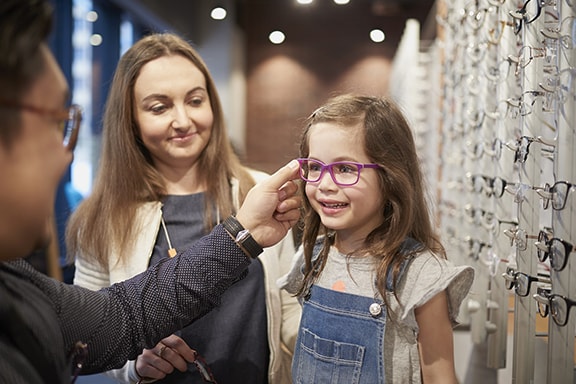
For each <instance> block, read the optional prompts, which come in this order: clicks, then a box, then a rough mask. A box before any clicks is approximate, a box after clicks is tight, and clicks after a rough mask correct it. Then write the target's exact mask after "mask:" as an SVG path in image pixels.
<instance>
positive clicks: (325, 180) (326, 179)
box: [317, 169, 337, 190]
mask: <svg viewBox="0 0 576 384" xmlns="http://www.w3.org/2000/svg"><path fill="white" fill-rule="evenodd" d="M317 183H318V188H319V189H321V190H333V189H336V188H337V185H336V183H335V182H334V180H333V179H332V175H331V174H330V171H329V170H328V169H326V170H325V171H324V174H323V175H322V176H320V180H318V181H317Z"/></svg>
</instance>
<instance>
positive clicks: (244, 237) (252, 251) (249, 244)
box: [222, 216, 264, 259]
mask: <svg viewBox="0 0 576 384" xmlns="http://www.w3.org/2000/svg"><path fill="white" fill-rule="evenodd" d="M222 225H223V226H224V229H225V230H226V232H228V233H229V234H230V236H232V238H233V239H234V242H236V244H238V246H239V247H240V249H242V250H243V251H244V253H246V254H247V255H248V256H249V257H251V258H253V259H255V258H256V257H258V255H259V254H261V253H262V252H264V249H262V247H261V246H260V244H258V243H257V242H256V240H254V238H253V237H252V234H251V233H250V232H249V231H248V230H247V229H246V228H244V227H243V226H242V224H240V222H239V221H238V220H237V219H236V218H235V217H234V216H229V217H228V218H227V219H226V220H224V221H223V222H222Z"/></svg>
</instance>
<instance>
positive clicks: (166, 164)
mask: <svg viewBox="0 0 576 384" xmlns="http://www.w3.org/2000/svg"><path fill="white" fill-rule="evenodd" d="M134 113H135V116H136V120H137V123H138V127H139V128H140V135H141V138H142V141H143V143H144V145H145V146H146V148H147V149H148V150H149V151H150V154H151V156H152V159H153V162H154V166H155V167H156V168H157V169H158V170H159V171H160V172H161V173H164V174H165V173H166V171H170V172H173V171H175V170H176V169H189V168H191V167H193V166H194V165H195V164H196V162H197V160H198V158H199V157H200V154H201V153H202V151H203V150H204V148H206V146H207V144H208V141H209V140H210V135H211V133H212V125H213V122H214V115H213V113H212V107H211V105H210V98H209V95H208V91H207V89H206V79H205V78H204V75H203V74H202V72H200V70H199V69H198V68H197V67H196V66H195V65H194V64H193V63H192V62H191V61H190V60H188V59H186V58H185V57H183V56H163V57H160V58H158V59H155V60H152V61H150V62H148V63H146V64H145V65H144V66H143V67H142V70H141V71H140V75H139V76H138V78H137V79H136V83H135V85H134Z"/></svg>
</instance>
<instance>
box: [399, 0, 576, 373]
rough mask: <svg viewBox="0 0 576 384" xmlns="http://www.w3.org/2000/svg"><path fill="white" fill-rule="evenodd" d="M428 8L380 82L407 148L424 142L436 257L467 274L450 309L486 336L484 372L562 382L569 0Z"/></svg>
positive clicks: (572, 9) (567, 352) (573, 321)
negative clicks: (421, 34) (506, 371)
mask: <svg viewBox="0 0 576 384" xmlns="http://www.w3.org/2000/svg"><path fill="white" fill-rule="evenodd" d="M436 9H437V17H436V21H437V25H438V33H437V39H436V41H434V42H433V43H432V44H431V43H430V42H426V43H425V44H422V42H421V43H420V44H417V43H415V42H414V33H413V31H414V29H413V28H414V27H411V28H412V29H410V31H411V33H406V35H407V36H408V35H409V38H410V41H409V43H408V42H405V43H404V46H405V47H409V48H412V51H411V52H412V53H407V51H409V48H405V49H404V50H403V52H404V53H403V55H401V56H400V57H399V58H398V62H395V65H394V68H396V69H395V71H396V73H395V74H394V76H393V77H392V79H397V80H395V81H396V82H397V84H396V85H398V84H402V86H395V84H394V83H393V84H392V86H391V89H392V96H395V91H394V90H395V89H396V90H398V89H402V94H401V95H397V96H401V97H400V98H401V100H402V103H403V104H404V105H406V106H409V109H410V115H411V116H416V117H419V118H415V119H414V120H413V121H414V122H415V124H414V126H415V128H414V129H415V137H416V138H417V142H418V140H419V139H423V140H425V141H424V142H426V143H433V145H426V146H422V148H419V149H421V150H422V151H421V159H422V160H423V164H426V167H427V169H426V173H427V175H429V177H431V178H432V179H433V180H430V184H431V185H432V186H433V187H434V189H433V191H434V193H433V197H432V200H433V201H434V203H435V204H434V206H435V207H437V217H438V222H439V228H440V231H441V236H442V240H443V242H444V244H445V246H446V249H447V251H448V255H449V258H450V259H451V260H453V261H454V262H455V263H456V264H467V265H471V266H473V267H474V269H475V271H476V275H475V281H474V284H473V287H472V291H471V293H470V295H469V298H468V300H467V302H466V305H465V306H464V307H463V308H462V310H461V312H462V313H463V318H464V321H465V322H466V323H468V324H469V326H470V331H471V338H472V340H471V342H473V343H484V342H485V343H486V344H487V347H488V349H487V361H486V366H487V367H489V368H495V369H501V368H505V367H508V366H511V368H512V381H513V382H517V383H531V382H534V381H535V373H536V372H537V371H539V372H545V377H546V382H547V383H572V382H574V345H575V342H574V337H575V327H576V311H571V310H570V306H569V307H568V309H566V308H563V307H562V303H563V302H564V300H565V299H567V300H568V303H569V304H573V305H576V261H574V260H576V186H574V185H573V184H576V132H575V130H576V52H575V48H576V2H575V1H573V0H524V1H516V0H476V1H468V0H454V1H439V2H438V3H437V4H436ZM423 46H425V48H423ZM414 47H417V48H414ZM414 55H417V57H418V59H417V60H414V57H415V56H414ZM408 58H410V59H408ZM408 60H409V62H408ZM395 61H396V60H395ZM415 63H416V64H415ZM401 69H403V71H404V72H403V73H401V72H402V70H401ZM424 72H425V73H426V76H418V75H419V74H421V73H424ZM415 74H416V76H415ZM403 79H404V80H403ZM406 79H410V81H409V82H407V81H406ZM405 85H409V88H407V87H405ZM422 94H425V95H426V98H427V100H428V101H427V102H426V103H422V100H421V98H416V97H414V99H413V100H411V99H410V96H409V95H422ZM434 110H437V111H440V113H439V114H438V113H435V112H434ZM425 116H428V118H425ZM555 183H559V184H555ZM566 183H568V184H566ZM554 185H556V187H553V186H554ZM566 185H568V187H567V188H566ZM563 242H564V243H563ZM564 244H567V246H566V247H567V248H566V249H567V250H568V251H569V252H568V254H566V255H564V256H565V258H567V262H566V266H565V267H564V268H559V266H558V265H557V264H558V260H561V259H563V258H564V257H563V256H562V253H563V252H564V249H565V246H564ZM539 255H541V256H542V255H546V256H547V257H546V258H543V257H540V258H539ZM551 260H552V261H551ZM526 288H527V289H526ZM561 297H564V299H563V298H561ZM546 311H547V313H548V314H547V317H543V315H546ZM570 312H573V313H572V314H571V313H570ZM510 318H512V321H511V322H509V319H510ZM562 320H566V324H560V325H559V324H558V322H562ZM510 324H511V325H512V329H508V328H509V325H510ZM541 324H544V326H543V327H542V326H541ZM512 331H513V333H512ZM510 337H512V351H507V341H508V339H509V338H510ZM536 341H538V343H540V342H544V343H547V356H540V355H539V354H537V352H536V350H537V349H536V348H535V344H536ZM538 353H539V352H538ZM507 356H508V357H509V356H511V361H507Z"/></svg>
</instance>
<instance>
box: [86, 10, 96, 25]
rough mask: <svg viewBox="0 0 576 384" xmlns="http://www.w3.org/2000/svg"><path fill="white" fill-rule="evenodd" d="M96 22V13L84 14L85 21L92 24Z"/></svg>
mask: <svg viewBox="0 0 576 384" xmlns="http://www.w3.org/2000/svg"><path fill="white" fill-rule="evenodd" d="M96 20H98V12H96V11H90V12H88V13H87V14H86V21H88V22H90V23H93V22H95V21H96Z"/></svg>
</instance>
